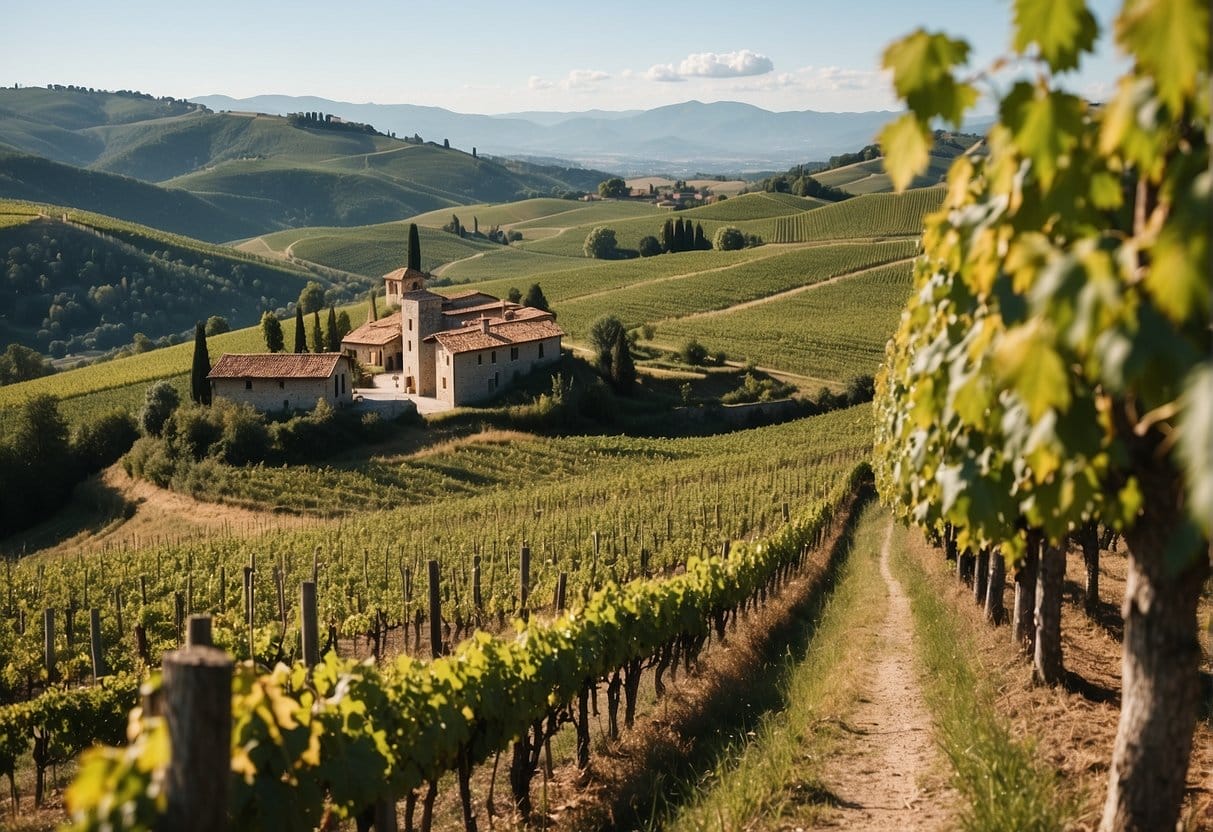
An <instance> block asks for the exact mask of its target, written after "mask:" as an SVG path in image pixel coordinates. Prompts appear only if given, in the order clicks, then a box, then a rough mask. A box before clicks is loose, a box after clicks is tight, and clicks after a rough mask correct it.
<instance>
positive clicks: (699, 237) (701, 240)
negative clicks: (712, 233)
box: [695, 222, 712, 251]
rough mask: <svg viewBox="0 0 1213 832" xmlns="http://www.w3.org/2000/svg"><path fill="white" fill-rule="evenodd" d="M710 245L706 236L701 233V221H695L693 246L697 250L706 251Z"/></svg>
mask: <svg viewBox="0 0 1213 832" xmlns="http://www.w3.org/2000/svg"><path fill="white" fill-rule="evenodd" d="M711 247H712V244H711V243H709V242H708V240H707V237H705V236H704V235H703V223H701V222H697V223H695V248H696V249H697V250H698V251H706V250H708V249H710V248H711Z"/></svg>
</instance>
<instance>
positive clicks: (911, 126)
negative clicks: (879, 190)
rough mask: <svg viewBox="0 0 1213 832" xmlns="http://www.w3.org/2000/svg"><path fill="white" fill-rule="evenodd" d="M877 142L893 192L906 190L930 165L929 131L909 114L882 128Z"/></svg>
mask: <svg viewBox="0 0 1213 832" xmlns="http://www.w3.org/2000/svg"><path fill="white" fill-rule="evenodd" d="M878 141H879V142H880V146H881V147H882V148H883V149H884V168H885V171H887V172H888V174H889V178H890V179H892V180H893V188H894V189H895V190H897V191H904V190H905V189H906V188H908V187H909V186H910V183H911V182H913V181H914V177H915V176H917V175H918V174H920V173H922V172H923V171H925V170H926V169H927V165H928V164H930V161H931V158H930V150H931V131H930V129H929V128H928V127H927V126H926V125H925V124H924V123H923V122H921V121H919V120H918V119H917V118H915V117H914V116H913V115H912V114H910V113H906V114H905V115H903V116H901V117H900V118H898V119H897V120H896V121H892V122H889V123H888V124H887V125H885V127H884V129H883V130H881V131H880V136H879V139H878Z"/></svg>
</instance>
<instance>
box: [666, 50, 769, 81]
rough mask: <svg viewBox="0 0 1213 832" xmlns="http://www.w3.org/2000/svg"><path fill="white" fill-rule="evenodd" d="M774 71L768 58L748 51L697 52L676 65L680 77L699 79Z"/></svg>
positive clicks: (762, 73) (743, 75)
mask: <svg viewBox="0 0 1213 832" xmlns="http://www.w3.org/2000/svg"><path fill="white" fill-rule="evenodd" d="M774 69H775V64H774V63H772V62H771V59H770V58H768V57H767V56H766V55H759V54H758V53H757V52H751V51H750V50H749V49H742V50H741V51H740V52H720V53H717V52H699V53H697V54H695V55H688V56H687V57H686V60H684V61H683V62H682V63H681V64H679V65H678V73H679V74H680V75H682V76H684V77H686V76H695V77H699V78H744V77H747V76H750V75H765V74H767V73H768V72H772V71H774Z"/></svg>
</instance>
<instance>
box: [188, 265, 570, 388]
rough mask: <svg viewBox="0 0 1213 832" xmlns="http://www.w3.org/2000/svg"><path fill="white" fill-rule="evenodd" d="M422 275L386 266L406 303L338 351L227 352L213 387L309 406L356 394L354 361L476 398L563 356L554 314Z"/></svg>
mask: <svg viewBox="0 0 1213 832" xmlns="http://www.w3.org/2000/svg"><path fill="white" fill-rule="evenodd" d="M425 278H426V275H425V274H423V273H421V272H418V271H415V270H413V269H397V270H396V271H394V272H390V273H389V274H386V275H384V283H385V285H386V288H387V301H388V303H390V304H399V306H400V311H398V312H394V313H392V314H391V315H387V316H385V317H383V318H382V319H379V320H375V321H368V322H367V323H365V324H363V325H362V326H360V327H358V328H357V329H356V330H354V331H353V332H351V333H349V334H348V335H346V336H345V338H343V339H342V341H341V348H342V352H341V353H320V354H312V353H301V354H294V353H262V354H255V355H231V354H227V355H224V356H223V357H222V358H221V359H220V360H219V362H218V363H217V364H216V365H215V367H214V369H212V370H211V373H210V375H209V376H208V378H209V379H210V381H211V391H212V393H213V394H214V395H216V396H223V397H225V398H228V399H232V400H234V401H238V402H247V403H248V404H251V405H252V406H253V407H256V408H257V409H258V410H262V411H271V410H279V409H285V410H296V409H298V410H310V409H311V408H313V407H315V405H316V401H317V400H318V399H325V400H326V401H329V402H331V403H332V404H334V405H343V404H349V403H351V402H353V382H354V374H353V369H354V368H353V361H354V360H357V361H358V362H359V363H361V364H363V365H371V366H379V367H383V369H384V371H385V372H386V373H391V374H392V375H393V376H395V377H396V379H397V381H398V384H397V386H398V388H399V389H400V391H401V392H404V393H406V394H411V395H417V396H426V397H429V398H436V399H438V400H439V401H442V402H445V403H447V404H449V405H452V406H454V405H463V404H474V403H476V402H480V401H483V400H485V399H487V398H490V397H491V396H493V395H495V394H496V393H497V392H498V391H499V390H501V389H503V388H504V387H506V386H508V385H509V384H511V383H512V382H513V381H514V380H515V379H516V378H518V377H520V376H523V375H526V374H527V373H529V372H531V371H532V370H534V369H535V368H537V367H542V366H546V365H548V364H551V363H553V362H555V361H558V360H559V359H560V348H561V339H562V338H563V337H564V331H563V330H562V329H561V328H560V327H558V326H557V325H556V320H555V315H553V314H552V313H551V312H545V311H544V310H542V309H534V308H531V307H524V306H520V305H519V304H517V303H512V302H510V301H505V300H501V299H500V298H497V297H494V296H493V295H488V294H485V293H484V292H476V291H471V292H463V293H462V294H457V295H452V296H450V297H444V296H443V295H439V294H436V293H434V292H431V291H429V290H428V289H426V288H425Z"/></svg>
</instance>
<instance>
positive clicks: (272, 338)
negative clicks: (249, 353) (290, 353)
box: [261, 311, 286, 352]
mask: <svg viewBox="0 0 1213 832" xmlns="http://www.w3.org/2000/svg"><path fill="white" fill-rule="evenodd" d="M261 335H262V337H263V338H264V339H265V348H266V350H267V351H269V352H282V351H283V350H284V349H285V348H286V342H285V341H284V340H283V337H282V324H281V323H280V322H279V320H278V316H277V315H275V314H274V313H273V312H269V311H267V312H264V313H262V315H261Z"/></svg>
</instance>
